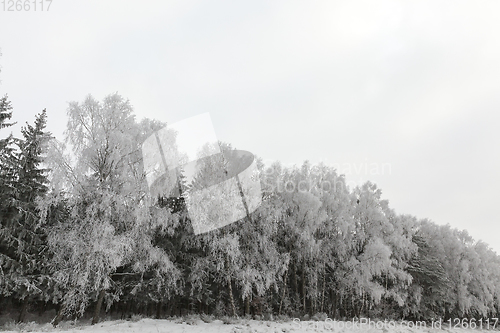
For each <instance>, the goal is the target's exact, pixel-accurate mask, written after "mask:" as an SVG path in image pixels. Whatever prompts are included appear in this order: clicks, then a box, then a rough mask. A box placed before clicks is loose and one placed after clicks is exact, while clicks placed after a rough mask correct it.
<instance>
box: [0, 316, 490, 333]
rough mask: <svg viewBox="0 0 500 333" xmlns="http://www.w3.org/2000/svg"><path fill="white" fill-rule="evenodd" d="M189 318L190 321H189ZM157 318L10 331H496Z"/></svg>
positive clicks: (413, 325) (393, 324)
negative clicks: (225, 322) (207, 321)
mask: <svg viewBox="0 0 500 333" xmlns="http://www.w3.org/2000/svg"><path fill="white" fill-rule="evenodd" d="M186 321H187V322H186ZM186 321H184V320H183V319H177V320H156V319H141V320H139V321H136V322H132V321H125V320H115V321H105V322H102V323H99V324H97V325H93V326H91V325H88V326H79V325H78V324H74V323H72V322H63V323H61V325H60V327H58V328H55V329H54V328H53V327H52V326H51V325H50V324H45V325H35V324H32V325H30V324H27V325H25V326H19V327H16V328H13V329H14V330H11V331H6V332H19V331H20V330H21V331H25V332H28V331H29V332H89V333H101V332H102V333H104V332H125V333H127V332H138V333H195V332H201V333H268V332H270V333H291V332H342V333H348V332H383V333H406V332H408V333H418V332H425V333H427V332H442V331H443V330H444V331H448V332H462V333H467V332H475V333H478V332H481V331H492V330H493V328H492V327H491V328H490V330H487V329H483V330H479V329H477V328H476V329H470V328H465V327H461V326H457V327H458V328H454V327H451V328H450V327H449V324H448V323H441V328H439V324H436V325H435V326H436V327H432V326H433V325H431V324H428V323H427V324H424V323H423V322H420V323H419V322H417V323H413V322H388V321H385V322H382V321H379V322H376V321H371V322H364V323H363V322H361V323H360V322H352V321H351V322H339V321H331V320H327V321H299V320H298V319H296V320H294V321H289V322H272V321H258V320H245V319H242V320H235V321H234V323H231V324H224V323H223V322H222V321H221V320H214V321H212V322H210V323H205V322H203V321H202V320H200V319H188V320H186ZM4 332H5V331H4Z"/></svg>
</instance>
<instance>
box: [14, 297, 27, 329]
mask: <svg viewBox="0 0 500 333" xmlns="http://www.w3.org/2000/svg"><path fill="white" fill-rule="evenodd" d="M29 305H30V299H29V297H25V298H24V300H23V306H22V308H21V312H19V317H18V318H17V322H18V323H22V322H24V320H25V319H26V313H27V312H28V308H29Z"/></svg>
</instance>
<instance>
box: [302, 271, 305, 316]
mask: <svg viewBox="0 0 500 333" xmlns="http://www.w3.org/2000/svg"><path fill="white" fill-rule="evenodd" d="M305 272H306V270H305V267H303V268H302V297H303V300H304V314H305V313H306V273H305Z"/></svg>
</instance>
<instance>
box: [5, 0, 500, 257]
mask: <svg viewBox="0 0 500 333" xmlns="http://www.w3.org/2000/svg"><path fill="white" fill-rule="evenodd" d="M38 1H40V0H38ZM48 4H49V2H47V1H45V6H48ZM2 6H3V5H2V4H0V49H1V52H2V54H3V55H2V56H1V57H0V66H1V73H0V80H1V83H0V94H1V95H3V94H5V93H7V94H8V95H9V97H10V99H11V101H12V103H13V106H14V118H15V119H14V120H16V121H18V125H17V126H16V128H15V129H14V133H16V132H18V131H19V127H20V125H22V124H24V123H25V121H29V122H32V121H33V119H34V116H35V114H36V113H38V112H39V111H41V110H42V109H43V108H47V111H48V121H49V124H48V127H49V130H51V131H52V132H53V134H54V135H55V136H56V137H57V138H59V139H62V138H63V136H62V134H63V130H64V128H65V125H66V109H67V106H68V102H70V101H83V100H84V98H85V96H86V95H87V94H92V95H93V96H94V97H95V98H97V99H99V100H102V99H103V98H104V96H106V95H108V94H110V93H114V92H118V93H119V94H120V95H122V96H124V97H126V98H128V99H129V100H130V101H131V103H132V105H133V106H134V109H135V112H136V115H137V117H138V118H139V119H140V118H142V117H149V118H156V119H159V120H162V121H165V122H169V123H172V122H176V121H179V120H182V119H185V118H187V117H191V116H194V115H197V114H200V113H204V112H209V113H210V116H211V118H212V122H213V124H214V128H215V132H216V134H217V137H218V138H219V139H220V140H222V141H226V142H230V143H232V144H233V146H235V147H237V148H239V149H245V150H248V151H251V152H252V153H254V154H256V155H257V156H259V157H261V158H263V159H264V160H265V161H267V162H269V161H273V160H279V161H281V162H283V163H284V164H287V165H293V164H297V165H300V164H301V163H302V162H303V161H304V160H306V159H307V160H309V161H311V162H312V163H317V162H320V161H323V162H324V163H326V164H330V165H334V166H338V167H339V169H340V170H339V171H340V172H344V173H346V174H347V175H346V176H347V180H348V181H350V182H351V184H352V185H354V184H360V183H361V182H362V181H365V180H372V181H373V182H376V183H377V184H378V186H379V187H380V188H382V191H383V197H384V198H385V199H388V200H389V202H390V205H391V207H392V208H394V209H395V210H396V211H397V212H398V213H408V214H413V215H416V216H417V217H419V218H429V219H431V220H432V221H434V222H436V223H438V224H447V223H449V224H450V225H451V226H453V227H456V228H459V229H467V230H468V231H469V233H470V234H471V235H472V236H473V237H474V238H476V239H482V240H484V241H486V242H487V243H489V244H490V246H491V247H492V248H494V249H495V250H496V251H497V253H500V241H499V237H500V224H499V222H500V219H499V214H500V211H499V209H498V208H499V206H500V194H499V193H500V152H499V144H500V131H499V129H498V126H499V125H500V112H499V111H500V20H499V19H498V18H499V17H500V2H498V1H481V2H474V1H437V0H432V1H421V0H419V1H342V2H339V1H291V0H287V1H269V0H266V1H256V0H252V1H124V0H121V1H118V0H113V1H112V0H105V1H104V0H100V1H99V0H73V1H61V0H53V1H52V3H51V6H50V9H49V11H46V7H45V8H44V9H45V10H44V11H40V5H38V7H37V9H38V11H34V10H33V8H32V7H31V8H30V9H31V11H25V10H24V9H23V10H22V11H18V12H15V11H14V12H9V11H5V10H6V9H8V8H5V10H4V8H2ZM5 132H6V131H5V130H3V133H0V136H2V137H4V136H5V135H6V133H5ZM388 166H390V167H388ZM376 168H378V171H377V170H376Z"/></svg>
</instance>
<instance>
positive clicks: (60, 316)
mask: <svg viewBox="0 0 500 333" xmlns="http://www.w3.org/2000/svg"><path fill="white" fill-rule="evenodd" d="M65 307H66V306H65V305H64V303H62V304H61V306H60V307H59V311H57V315H56V317H55V318H54V319H53V320H52V326H54V327H57V325H59V323H60V322H61V320H62V319H63V317H64V310H65Z"/></svg>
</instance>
